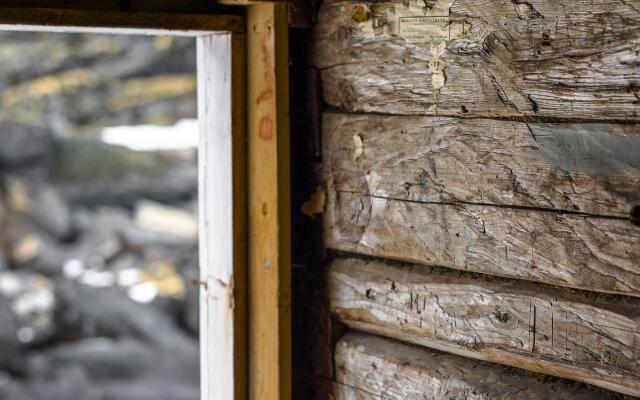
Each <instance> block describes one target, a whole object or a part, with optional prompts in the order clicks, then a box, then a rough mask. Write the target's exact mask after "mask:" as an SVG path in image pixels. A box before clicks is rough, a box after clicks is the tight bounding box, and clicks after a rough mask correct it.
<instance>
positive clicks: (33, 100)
mask: <svg viewBox="0 0 640 400" xmlns="http://www.w3.org/2000/svg"><path fill="white" fill-rule="evenodd" d="M0 41H2V44H3V51H2V52H0V92H2V93H3V97H2V108H3V112H4V118H2V119H4V120H11V119H12V118H15V119H18V117H19V118H20V119H21V120H25V119H26V120H28V121H29V122H30V123H31V124H32V125H38V126H43V127H45V126H46V127H51V129H53V130H54V131H55V132H56V134H57V135H59V136H60V135H62V134H68V133H70V132H86V131H87V130H92V129H96V128H98V127H99V126H116V125H136V124H172V123H174V122H175V121H176V120H178V119H181V118H189V117H191V118H193V117H194V116H195V115H196V108H197V107H196V91H195V70H196V57H195V40H193V39H192V38H164V37H161V38H154V37H148V36H134V35H96V34H55V35H50V34H42V33H26V32H19V33H15V32H1V33H0ZM45 54H55V56H44V55H45ZM44 83H49V86H48V87H49V88H51V89H49V90H47V91H46V92H42V91H40V92H38V91H33V90H30V89H31V88H33V87H42V86H43V84H44ZM51 83H53V84H54V85H53V86H52V85H51ZM56 84H58V85H59V87H60V89H56V86H55V85H56ZM18 111H19V112H18Z"/></svg>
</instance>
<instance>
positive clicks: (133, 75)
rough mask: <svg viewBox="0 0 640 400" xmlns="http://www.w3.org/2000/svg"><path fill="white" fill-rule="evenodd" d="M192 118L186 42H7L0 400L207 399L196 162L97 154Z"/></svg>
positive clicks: (57, 37) (3, 63)
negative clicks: (202, 374) (202, 376)
mask: <svg viewBox="0 0 640 400" xmlns="http://www.w3.org/2000/svg"><path fill="white" fill-rule="evenodd" d="M195 116H196V78H195V43H194V41H193V40H192V39H188V38H170V37H137V36H108V35H85V34H43V33H1V34H0V399H3V400H4V399H6V400H57V399H65V400H67V399H80V400H82V399H86V400H94V399H95V400H107V399H110V400H111V399H113V400H174V399H175V400H183V399H184V400H187V399H194V400H196V399H198V398H199V368H198V338H197V333H198V309H197V304H198V298H197V297H198V288H197V286H195V285H194V284H193V283H192V281H193V280H195V279H197V277H198V262H197V222H196V221H197V217H196V212H197V169H196V159H195V150H194V149H188V148H187V149H180V150H161V151H135V150H132V149H130V148H127V147H124V146H120V145H113V144H108V143H106V142H104V141H103V140H101V137H102V136H101V135H102V133H103V128H104V127H110V126H122V125H134V126H135V125H143V124H146V125H149V124H151V125H165V126H170V125H173V124H175V123H176V122H178V121H179V120H181V119H185V118H195ZM135 134H136V130H135V129H133V130H131V135H132V136H135Z"/></svg>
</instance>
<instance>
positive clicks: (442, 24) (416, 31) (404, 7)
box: [354, 0, 464, 43]
mask: <svg viewBox="0 0 640 400" xmlns="http://www.w3.org/2000/svg"><path fill="white" fill-rule="evenodd" d="M452 5H453V1H451V0H438V1H437V2H436V3H435V4H434V5H432V6H426V5H425V2H424V1H423V0H409V1H405V2H402V3H396V2H392V3H379V4H376V5H373V6H371V11H372V14H373V20H372V21H367V22H363V23H362V24H363V25H367V24H368V25H369V26H362V27H361V29H362V30H363V31H373V32H375V33H376V34H390V35H396V36H399V37H401V38H403V39H405V40H406V41H407V42H409V43H429V42H434V41H435V42H450V41H451V40H453V39H455V38H457V37H459V36H460V35H462V33H464V25H463V24H460V23H452V21H451V18H450V17H449V11H450V9H451V6H452ZM354 20H355V19H354Z"/></svg>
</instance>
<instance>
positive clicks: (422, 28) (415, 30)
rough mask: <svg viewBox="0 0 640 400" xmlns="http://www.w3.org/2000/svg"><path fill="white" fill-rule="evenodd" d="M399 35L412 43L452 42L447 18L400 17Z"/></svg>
mask: <svg viewBox="0 0 640 400" xmlns="http://www.w3.org/2000/svg"><path fill="white" fill-rule="evenodd" d="M398 25H399V28H398V29H399V32H398V35H399V36H401V37H403V38H404V39H405V40H407V41H408V42H411V43H426V42H430V41H433V40H444V41H449V40H451V36H450V26H449V18H447V17H400V19H399V22H398Z"/></svg>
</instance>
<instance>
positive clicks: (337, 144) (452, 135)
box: [323, 113, 640, 217]
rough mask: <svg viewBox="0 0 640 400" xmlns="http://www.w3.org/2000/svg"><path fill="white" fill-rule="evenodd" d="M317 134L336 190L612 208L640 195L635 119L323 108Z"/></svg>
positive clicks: (639, 135)
mask: <svg viewBox="0 0 640 400" xmlns="http://www.w3.org/2000/svg"><path fill="white" fill-rule="evenodd" d="M323 135H324V136H323V143H324V151H323V154H324V155H325V166H326V167H325V169H326V178H327V179H328V180H333V184H334V185H335V187H336V189H337V190H339V191H350V192H359V193H368V194H371V195H375V196H382V197H393V198H400V199H405V200H413V201H425V202H426V201H428V202H445V203H452V202H469V203H489V204H497V205H509V206H514V205H515V206H528V207H540V208H548V209H561V210H570V211H577V212H584V213H592V214H600V215H613V216H620V217H629V215H630V212H631V210H632V208H633V206H635V205H639V204H640V157H638V154H640V126H635V125H611V124H534V123H530V124H527V123H524V122H513V121H496V120H486V119H473V120H469V119H466V120H465V119H456V118H433V117H414V116H379V115H358V114H339V113H325V114H324V118H323ZM354 138H355V139H354ZM354 140H358V141H359V142H362V146H361V147H360V148H359V150H357V149H356V145H355V144H354ZM356 151H358V152H359V153H360V154H356Z"/></svg>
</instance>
